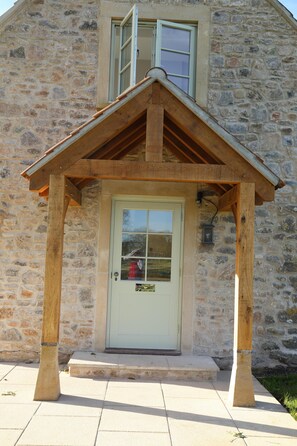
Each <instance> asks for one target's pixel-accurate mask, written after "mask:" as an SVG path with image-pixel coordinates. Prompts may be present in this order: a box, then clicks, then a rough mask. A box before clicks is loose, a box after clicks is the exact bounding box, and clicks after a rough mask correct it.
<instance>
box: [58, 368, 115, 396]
mask: <svg viewBox="0 0 297 446" xmlns="http://www.w3.org/2000/svg"><path fill="white" fill-rule="evenodd" d="M60 383H61V391H62V393H63V394H65V395H84V396H86V395H96V396H97V397H98V398H101V397H102V398H103V397H104V395H105V392H106V388H107V383H108V381H107V380H104V379H93V378H75V377H73V376H70V375H69V374H68V373H65V372H61V373H60Z"/></svg>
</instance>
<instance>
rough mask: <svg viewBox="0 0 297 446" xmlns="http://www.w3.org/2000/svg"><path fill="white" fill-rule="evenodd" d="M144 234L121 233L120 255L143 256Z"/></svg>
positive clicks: (126, 256)
mask: <svg viewBox="0 0 297 446" xmlns="http://www.w3.org/2000/svg"><path fill="white" fill-rule="evenodd" d="M145 245H146V236H145V235H144V234H123V238H122V256H123V257H125V258H126V259H127V258H128V257H135V256H136V257H138V256H139V257H144V256H145Z"/></svg>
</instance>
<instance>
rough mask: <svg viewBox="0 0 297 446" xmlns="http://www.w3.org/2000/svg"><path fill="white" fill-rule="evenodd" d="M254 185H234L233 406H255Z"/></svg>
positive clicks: (231, 395)
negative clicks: (253, 354)
mask: <svg viewBox="0 0 297 446" xmlns="http://www.w3.org/2000/svg"><path fill="white" fill-rule="evenodd" d="M254 212H255V185H254V184H253V183H241V184H239V185H238V186H237V206H236V271H235V308H234V354H233V367H232V374H231V381H230V389H229V401H230V403H231V404H232V405H233V406H243V407H251V406H254V405H255V397H254V386H253V377H252V340H253V281H254V218H255V217H254Z"/></svg>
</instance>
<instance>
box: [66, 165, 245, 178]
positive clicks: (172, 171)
mask: <svg viewBox="0 0 297 446" xmlns="http://www.w3.org/2000/svg"><path fill="white" fill-rule="evenodd" d="M65 175H67V176H69V177H72V178H83V177H87V178H98V179H99V178H101V179H110V180H143V181H169V182H171V181H173V182H182V183H217V184H220V183H221V184H224V183H226V184H237V183H240V181H241V180H242V179H241V177H240V176H238V175H236V174H234V172H233V171H232V170H230V169H229V167H227V166H223V165H216V164H187V163H147V162H138V161H123V160H118V161H114V160H93V159H83V160H80V161H77V162H76V163H75V164H74V165H73V166H71V167H69V168H68V169H67V170H66V171H65Z"/></svg>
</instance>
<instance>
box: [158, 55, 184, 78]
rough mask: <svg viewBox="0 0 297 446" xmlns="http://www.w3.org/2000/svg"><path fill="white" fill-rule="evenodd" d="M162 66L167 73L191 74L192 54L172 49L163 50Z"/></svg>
mask: <svg viewBox="0 0 297 446" xmlns="http://www.w3.org/2000/svg"><path fill="white" fill-rule="evenodd" d="M161 66H162V68H164V69H165V71H167V73H173V74H181V75H183V76H189V72H190V55H189V54H179V53H174V52H172V51H165V50H162V51H161Z"/></svg>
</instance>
